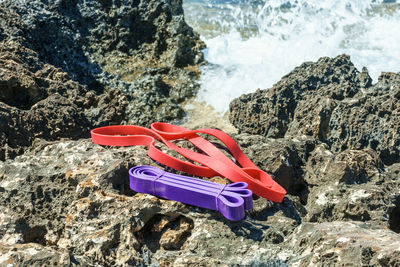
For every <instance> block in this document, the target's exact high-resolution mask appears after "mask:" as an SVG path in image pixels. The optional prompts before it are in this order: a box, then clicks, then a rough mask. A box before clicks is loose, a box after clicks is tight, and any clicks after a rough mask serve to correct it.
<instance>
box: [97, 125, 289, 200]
mask: <svg viewBox="0 0 400 267" xmlns="http://www.w3.org/2000/svg"><path fill="white" fill-rule="evenodd" d="M198 133H203V134H208V135H211V136H214V137H216V138H217V139H219V140H220V141H221V142H222V143H224V145H225V146H226V147H227V149H228V150H229V152H230V153H231V155H232V156H233V157H234V158H235V160H236V161H237V162H238V164H240V166H241V167H240V166H238V165H236V164H235V163H234V162H233V161H232V160H231V159H229V158H228V157H227V156H226V155H225V154H224V153H222V152H221V151H220V150H219V149H218V148H217V147H215V146H214V145H213V144H212V143H211V142H209V141H208V140H206V139H204V138H202V137H201V136H199V135H198ZM91 136H92V141H93V142H94V143H96V144H100V145H108V146H135V145H145V146H148V147H149V150H148V155H149V156H150V157H151V158H152V159H154V160H156V161H158V162H160V163H161V164H164V165H165V166H168V167H171V168H173V169H175V170H179V171H182V172H186V173H189V174H193V175H197V176H204V177H213V176H222V177H225V178H227V179H229V180H231V181H232V182H245V183H247V184H248V188H249V189H250V190H251V191H253V193H254V194H256V195H258V196H261V197H264V198H266V199H269V200H271V201H275V202H282V200H283V197H284V196H285V194H286V191H285V189H284V188H283V187H282V186H280V185H279V184H278V183H277V182H275V181H274V180H273V179H272V178H271V176H269V175H268V174H267V173H266V172H264V171H262V170H261V169H259V168H258V167H257V166H256V165H255V164H254V163H253V162H251V160H250V159H249V158H247V156H246V155H245V154H244V153H243V152H242V150H241V149H240V148H239V146H238V144H236V142H235V141H234V140H233V139H232V138H231V137H230V136H229V135H228V134H226V133H224V132H222V131H220V130H216V129H198V130H189V129H186V128H184V127H181V126H176V125H172V124H168V123H163V122H156V123H153V124H152V125H151V129H148V128H145V127H141V126H135V125H115V126H106V127H100V128H96V129H93V130H92V131H91ZM182 138H184V139H186V140H188V141H189V142H191V143H192V144H193V145H194V146H196V147H197V148H199V149H200V150H201V151H202V152H204V154H202V153H198V152H195V151H192V150H190V149H187V148H183V147H178V146H177V145H175V144H174V143H172V142H170V141H172V140H177V139H182ZM155 140H158V141H161V142H163V143H164V144H165V145H166V146H167V147H169V148H171V149H174V150H175V151H177V152H178V153H180V154H181V155H182V156H184V157H186V158H187V159H189V160H192V161H195V162H198V163H200V164H202V165H195V164H193V163H190V162H187V161H183V160H180V159H177V158H175V157H172V156H170V155H168V154H165V153H164V152H162V151H161V150H159V149H158V148H156V146H155Z"/></svg>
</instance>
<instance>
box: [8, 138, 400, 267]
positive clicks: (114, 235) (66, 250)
mask: <svg viewBox="0 0 400 267" xmlns="http://www.w3.org/2000/svg"><path fill="white" fill-rule="evenodd" d="M235 139H236V140H238V142H239V144H240V145H241V146H242V148H243V149H244V150H245V151H249V152H250V150H251V151H253V154H252V153H248V155H249V157H250V158H251V159H252V160H253V161H254V162H256V163H259V162H269V164H266V165H265V166H262V167H263V168H264V169H266V170H267V171H270V172H271V174H272V175H274V176H275V178H276V179H278V180H279V179H280V180H279V181H280V182H282V183H283V184H284V183H286V184H287V185H288V186H289V188H291V190H292V191H291V193H290V194H288V195H287V197H286V198H285V199H284V201H283V202H282V203H280V204H276V203H275V204H274V203H271V202H269V201H267V200H266V199H263V198H259V199H256V200H254V208H253V210H251V211H248V212H247V217H246V218H245V219H244V220H242V221H239V222H231V221H228V220H227V219H226V218H224V217H223V216H222V215H221V214H219V213H218V212H216V211H211V210H205V209H201V208H196V207H192V206H189V205H184V204H181V203H178V202H174V201H168V200H163V199H160V198H157V197H153V196H150V195H146V194H140V193H135V192H133V191H131V190H130V189H129V188H128V169H129V168H130V167H132V166H136V165H142V164H150V165H154V164H155V163H154V162H152V161H151V160H150V158H149V157H148V156H147V155H146V154H147V151H146V149H145V148H142V147H125V148H108V147H101V146H98V145H95V144H93V143H91V141H90V140H87V139H82V140H79V141H55V142H44V141H40V142H38V143H37V144H35V147H34V148H33V149H31V150H30V151H28V152H26V153H25V154H24V155H22V156H18V157H17V158H15V159H14V160H8V161H5V162H2V163H0V191H1V195H0V208H1V209H2V215H1V217H0V226H1V229H2V230H1V231H0V250H1V251H2V255H3V256H2V257H1V258H0V259H1V260H0V264H5V263H9V264H14V265H15V266H17V265H23V266H28V265H32V264H36V265H38V266H39V265H40V264H42V265H43V264H47V265H54V264H60V265H71V264H72V265H74V264H75V265H85V264H86V265H95V266H97V265H98V266H104V265H116V266H124V265H134V266H148V265H151V264H153V265H160V266H188V265H189V266H215V265H216V266H226V265H228V266H230V265H235V264H236V265H243V266H254V265H271V266H288V265H289V264H291V263H297V262H299V263H301V266H306V265H307V264H317V265H318V264H321V265H322V264H339V265H340V264H347V263H349V262H350V261H351V260H352V259H357V262H358V261H360V262H362V263H363V264H371V265H372V264H381V265H382V266H386V265H385V264H386V263H387V264H389V263H396V262H398V260H399V255H398V253H397V249H398V246H397V245H396V244H397V243H396V242H398V240H399V235H398V234H397V233H396V232H399V231H400V229H399V225H400V220H399V217H398V214H399V207H400V205H399V204H400V203H399V201H398V200H399V199H400V193H399V192H400V190H399V189H400V181H399V177H398V175H399V167H398V165H399V164H393V165H392V166H391V167H390V168H387V169H384V168H383V167H382V163H381V161H380V160H379V157H378V156H377V155H376V153H375V154H374V153H372V152H371V151H368V150H366V151H361V152H354V151H347V152H345V153H344V154H345V155H342V153H339V154H334V153H332V152H330V151H328V150H326V148H324V147H323V146H321V145H318V144H317V143H316V141H315V140H314V141H313V140H312V139H310V138H304V139H296V140H292V141H290V140H284V139H269V138H265V137H262V136H254V135H247V134H240V135H237V136H235ZM254 143H256V144H258V146H255V145H253V144H254ZM161 147H162V149H164V151H166V152H167V149H166V148H165V147H163V146H161ZM266 151H270V152H269V153H266V154H265V152H266ZM288 151H290V156H289V153H288ZM262 152H264V153H262ZM275 155H281V156H279V157H276V156H275ZM317 159H318V161H319V164H311V163H310V162H316V161H317ZM356 159H357V160H356ZM320 165H327V166H329V167H326V169H324V168H323V167H322V168H321V166H320ZM43 166H46V167H45V168H43ZM268 166H269V168H270V169H268ZM337 166H339V167H337ZM343 166H346V167H343ZM321 169H322V170H321ZM325 170H331V171H329V172H326V173H325ZM335 173H336V174H337V175H335ZM348 173H354V174H355V175H354V177H356V178H357V179H356V178H355V179H356V180H357V181H359V182H355V181H353V180H349V179H347V178H346V177H348V176H347V175H348ZM316 174H318V176H319V177H320V180H315V175H316ZM211 180H213V181H216V182H218V181H220V180H219V179H216V178H211ZM312 181H314V182H312ZM220 182H225V181H220ZM308 183H309V184H308ZM338 228H340V231H339V232H338ZM358 237H359V238H358ZM387 244H391V245H390V246H387ZM396 253H397V254H396ZM389 255H391V256H393V257H389Z"/></svg>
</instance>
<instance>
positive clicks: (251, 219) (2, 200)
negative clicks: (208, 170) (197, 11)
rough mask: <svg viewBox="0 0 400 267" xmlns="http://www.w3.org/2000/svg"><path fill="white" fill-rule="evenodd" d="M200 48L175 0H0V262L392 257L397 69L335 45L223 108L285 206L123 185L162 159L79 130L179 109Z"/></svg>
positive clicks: (315, 261)
mask: <svg viewBox="0 0 400 267" xmlns="http://www.w3.org/2000/svg"><path fill="white" fill-rule="evenodd" d="M203 46H204V44H203V43H202V42H201V41H200V40H199V36H198V35H197V34H196V33H194V32H193V30H192V29H191V28H190V27H189V26H188V25H187V24H186V23H185V21H184V18H183V10H182V1H181V0H162V1H155V0H154V1H153V0H121V1H102V0H98V1H96V0H87V1H74V0H56V1H44V0H42V1H38V0H33V1H11V0H4V1H1V2H0V266H13V267H14V266H162V267H164V266H174V267H175V266H196V267H197V266H351V265H354V266H400V249H399V248H400V235H399V233H400V162H399V161H400V160H399V154H398V153H399V125H400V123H399V116H398V115H399V97H400V95H399V84H400V78H399V74H395V73H386V74H383V75H382V76H381V77H380V79H379V81H378V82H377V83H376V84H374V85H372V82H371V79H370V77H369V76H368V74H367V71H366V70H363V71H362V72H361V73H360V72H359V71H357V70H356V69H355V68H354V66H353V65H352V64H351V62H350V60H349V58H348V57H347V56H339V57H337V58H334V59H330V58H322V59H320V60H319V61H318V62H316V63H304V64H303V65H301V66H300V67H298V68H296V69H295V70H294V71H293V72H292V73H290V74H289V75H287V76H285V77H283V78H282V80H281V81H280V82H279V83H277V84H276V85H275V86H274V87H273V88H272V89H271V90H266V91H257V92H255V93H254V94H249V95H244V96H242V97H240V98H239V99H236V100H234V101H233V102H232V104H231V120H232V122H233V123H234V124H235V126H236V127H237V128H238V129H239V130H240V133H239V134H234V135H233V138H234V139H235V140H236V141H237V142H238V144H239V145H240V146H241V148H242V149H243V151H244V152H245V153H246V154H247V155H248V156H249V158H250V159H251V160H252V161H253V162H254V163H255V164H256V165H258V166H259V167H260V168H262V169H263V170H265V171H267V172H268V173H270V174H271V175H272V176H273V178H274V179H275V180H276V181H278V182H279V183H280V184H281V185H282V186H284V187H285V188H286V189H287V191H288V194H287V195H286V197H285V198H284V200H283V202H282V203H272V202H270V201H268V200H266V199H264V198H257V199H254V208H253V209H252V210H250V211H247V212H246V218H245V219H243V220H241V221H237V222H232V221H229V220H227V219H226V218H224V217H223V216H222V215H221V214H220V213H218V212H216V211H212V210H206V209H201V208H197V207H194V206H190V205H184V204H182V203H179V202H174V201H168V200H165V199H161V198H157V197H154V196H151V195H146V194H141V193H135V192H134V191H132V190H130V188H129V180H128V179H129V178H128V170H129V168H131V167H133V166H137V165H153V166H158V165H157V164H156V163H155V162H153V161H152V160H151V159H150V158H149V157H148V156H147V150H146V148H144V147H142V146H140V147H139V146H137V147H103V146H99V145H96V144H94V143H92V142H91V140H90V139H89V138H88V136H89V130H90V129H91V128H93V127H97V126H102V125H109V124H119V123H135V124H140V125H148V124H149V123H151V122H152V121H156V120H164V121H173V120H175V119H178V118H180V117H181V116H182V115H183V113H182V112H183V111H182V108H181V107H180V103H181V102H182V101H184V100H185V99H186V98H188V97H191V96H193V95H195V93H196V91H197V88H198V84H197V82H196V79H197V77H198V74H199V72H198V69H197V67H198V66H199V65H200V64H202V62H203V59H202V55H201V52H200V51H201V48H202V47H203ZM209 127H213V125H210V126H209ZM179 144H180V145H183V146H186V145H188V144H187V143H184V141H182V142H181V143H179ZM157 145H158V146H159V147H160V149H161V150H163V151H165V152H168V153H171V151H168V148H167V147H165V146H164V145H163V144H157ZM203 179H206V178H203ZM208 180H211V181H214V182H220V183H227V180H226V179H222V178H219V177H213V178H210V179H208Z"/></svg>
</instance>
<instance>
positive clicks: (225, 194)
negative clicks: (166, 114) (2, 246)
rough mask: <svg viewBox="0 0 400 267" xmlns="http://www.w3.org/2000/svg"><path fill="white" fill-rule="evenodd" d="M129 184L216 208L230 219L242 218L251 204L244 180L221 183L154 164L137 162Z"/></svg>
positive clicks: (188, 202)
mask: <svg viewBox="0 0 400 267" xmlns="http://www.w3.org/2000/svg"><path fill="white" fill-rule="evenodd" d="M129 185H130V188H131V189H132V190H134V191H136V192H140V193H147V194H151V195H155V196H159V197H162V198H166V199H169V200H176V201H179V202H182V203H185V204H189V205H193V206H197V207H201V208H207V209H212V210H217V211H219V212H221V213H222V215H224V216H225V217H226V218H228V219H229V220H233V221H237V220H241V219H243V218H244V217H245V210H249V209H252V208H253V199H252V195H253V193H252V192H251V191H250V190H248V189H247V184H246V183H244V182H239V183H232V184H229V185H221V184H217V183H213V182H209V181H205V180H201V179H196V178H192V177H188V176H183V175H179V174H173V173H169V172H165V171H163V170H161V169H159V168H157V167H153V166H136V167H133V168H131V169H130V170H129ZM153 190H154V191H153Z"/></svg>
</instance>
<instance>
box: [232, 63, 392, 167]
mask: <svg viewBox="0 0 400 267" xmlns="http://www.w3.org/2000/svg"><path fill="white" fill-rule="evenodd" d="M399 92H400V75H399V74H395V73H383V74H382V75H381V76H380V77H379V80H378V82H377V83H376V84H374V85H372V84H371V78H370V77H369V76H368V73H367V71H366V69H364V70H363V72H362V73H360V72H359V71H358V70H357V69H356V68H355V67H354V65H353V64H352V63H351V61H350V59H349V57H348V56H346V55H341V56H338V57H336V58H321V59H319V60H318V61H317V62H315V63H312V62H307V63H303V64H302V65H301V66H299V67H297V68H295V69H294V70H293V71H292V72H291V73H289V74H288V75H286V76H284V77H283V78H282V79H281V81H279V82H278V83H277V84H275V85H274V86H273V87H272V88H271V89H268V90H262V91H261V90H258V91H256V92H255V93H252V94H247V95H243V96H241V97H239V98H237V99H235V100H233V101H232V102H231V104H230V120H231V122H232V123H233V124H234V125H235V126H236V127H237V128H238V129H239V131H240V132H247V133H251V134H260V135H264V136H266V137H273V138H278V137H291V136H301V135H304V134H305V135H309V136H313V137H314V138H316V139H318V140H320V141H322V142H324V143H326V144H327V145H328V146H329V148H330V149H331V150H332V151H333V152H341V151H344V150H346V149H353V150H358V149H363V148H371V149H373V150H375V151H377V152H378V154H379V156H380V158H381V159H382V161H383V162H384V163H385V164H393V163H395V162H399V161H400V150H399V147H400V146H399V145H400V123H399V119H398V118H399V112H400V102H399V101H398V100H399V96H400V94H399Z"/></svg>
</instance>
